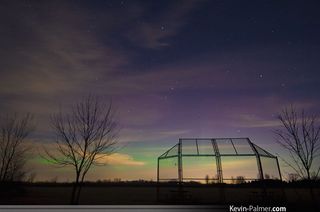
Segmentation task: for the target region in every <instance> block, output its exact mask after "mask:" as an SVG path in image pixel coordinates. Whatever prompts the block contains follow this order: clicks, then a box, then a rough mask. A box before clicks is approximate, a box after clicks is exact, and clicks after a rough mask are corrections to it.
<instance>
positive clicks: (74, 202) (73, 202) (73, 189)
mask: <svg viewBox="0 0 320 212" xmlns="http://www.w3.org/2000/svg"><path fill="white" fill-rule="evenodd" d="M78 187H79V174H78V173H76V182H75V183H74V184H73V187H72V193H71V200H70V204H71V205H76V204H77V201H76V194H77V188H78Z"/></svg>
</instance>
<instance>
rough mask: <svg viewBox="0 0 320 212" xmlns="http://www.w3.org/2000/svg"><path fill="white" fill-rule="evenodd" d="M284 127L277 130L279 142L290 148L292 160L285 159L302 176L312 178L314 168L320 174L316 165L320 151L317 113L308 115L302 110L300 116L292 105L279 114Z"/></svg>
mask: <svg viewBox="0 0 320 212" xmlns="http://www.w3.org/2000/svg"><path fill="white" fill-rule="evenodd" d="M278 120H279V121H280V122H281V124H282V129H277V130H275V131H274V132H275V134H276V135H277V137H278V138H277V140H276V141H277V143H278V144H280V145H281V146H282V147H283V148H284V149H286V150H288V152H289V157H290V159H291V162H288V161H286V160H284V162H285V163H286V164H287V165H288V166H290V167H291V168H292V169H293V170H294V171H295V172H296V173H297V174H298V175H299V176H300V177H301V178H305V179H308V180H310V179H311V174H312V171H313V169H315V170H316V172H314V173H315V174H316V176H318V174H319V169H320V166H319V165H315V166H317V167H314V160H315V158H317V157H319V152H320V139H319V133H320V126H319V124H318V118H317V116H315V115H312V116H307V115H306V114H305V111H304V110H302V111H301V114H300V117H299V115H298V113H297V111H296V109H295V108H294V107H293V106H291V107H287V108H285V109H284V110H283V111H282V112H281V114H279V115H278Z"/></svg>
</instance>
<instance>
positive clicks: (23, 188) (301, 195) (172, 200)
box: [0, 183, 320, 208]
mask: <svg viewBox="0 0 320 212" xmlns="http://www.w3.org/2000/svg"><path fill="white" fill-rule="evenodd" d="M71 189H72V186H71V184H24V185H19V186H17V187H15V188H11V189H5V190H6V191H4V190H2V191H1V192H0V195H1V199H0V204H2V205H65V204H69V198H70V194H71ZM318 202H320V188H319V186H313V187H312V190H311V189H310V187H306V186H301V185H287V184H284V185H282V186H279V185H277V186H268V185H267V186H266V187H262V186H257V185H250V184H249V185H227V184H222V185H201V184H200V185H192V184H191V185H184V186H183V187H182V188H180V187H179V186H178V185H169V184H161V185H160V186H159V187H157V186H156V184H155V183H151V184H148V183H147V184H126V183H120V184H113V183H108V184H87V185H85V186H84V187H83V191H82V193H81V198H80V204H83V205H150V204H205V205H230V204H238V205H239V204H242V205H250V204H260V205H273V206H274V205H276V206H290V207H296V206H302V207H309V208H310V207H316V205H315V204H316V203H318Z"/></svg>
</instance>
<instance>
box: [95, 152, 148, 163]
mask: <svg viewBox="0 0 320 212" xmlns="http://www.w3.org/2000/svg"><path fill="white" fill-rule="evenodd" d="M98 157H99V155H98ZM98 162H101V163H106V164H108V165H113V166H118V165H125V166H144V165H145V162H143V161H137V160H134V159H133V157H132V156H130V155H128V154H123V153H114V154H112V155H109V156H105V157H102V158H101V159H99V161H98Z"/></svg>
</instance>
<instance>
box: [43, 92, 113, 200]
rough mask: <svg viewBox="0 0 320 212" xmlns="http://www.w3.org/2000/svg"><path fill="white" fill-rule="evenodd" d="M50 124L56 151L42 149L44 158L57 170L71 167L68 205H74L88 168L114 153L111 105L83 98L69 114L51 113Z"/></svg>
mask: <svg viewBox="0 0 320 212" xmlns="http://www.w3.org/2000/svg"><path fill="white" fill-rule="evenodd" d="M51 125H52V128H53V130H54V132H55V135H56V141H55V146H56V149H55V150H56V152H55V153H52V152H49V151H48V150H47V149H45V152H46V155H45V158H46V159H47V160H48V161H49V162H52V163H53V164H56V165H58V166H60V167H63V166H71V167H73V169H74V172H75V182H74V186H73V189H72V194H71V204H77V203H78V202H79V197H80V192H81V188H82V184H83V181H84V179H85V177H86V174H87V173H88V171H89V170H90V168H91V166H92V165H105V163H103V162H101V160H100V159H101V158H103V157H106V156H107V155H110V154H112V153H113V152H114V151H115V150H116V144H117V139H116V138H117V134H118V127H117V124H116V122H115V121H114V112H113V110H112V104H111V103H110V104H108V105H105V104H103V103H102V102H101V101H100V100H99V98H98V97H93V96H87V97H85V98H84V99H83V100H82V101H80V102H78V103H76V104H75V105H74V106H73V107H72V111H71V112H70V113H65V114H63V113H62V112H61V111H60V112H59V113H57V114H54V115H53V116H52V118H51Z"/></svg>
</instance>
